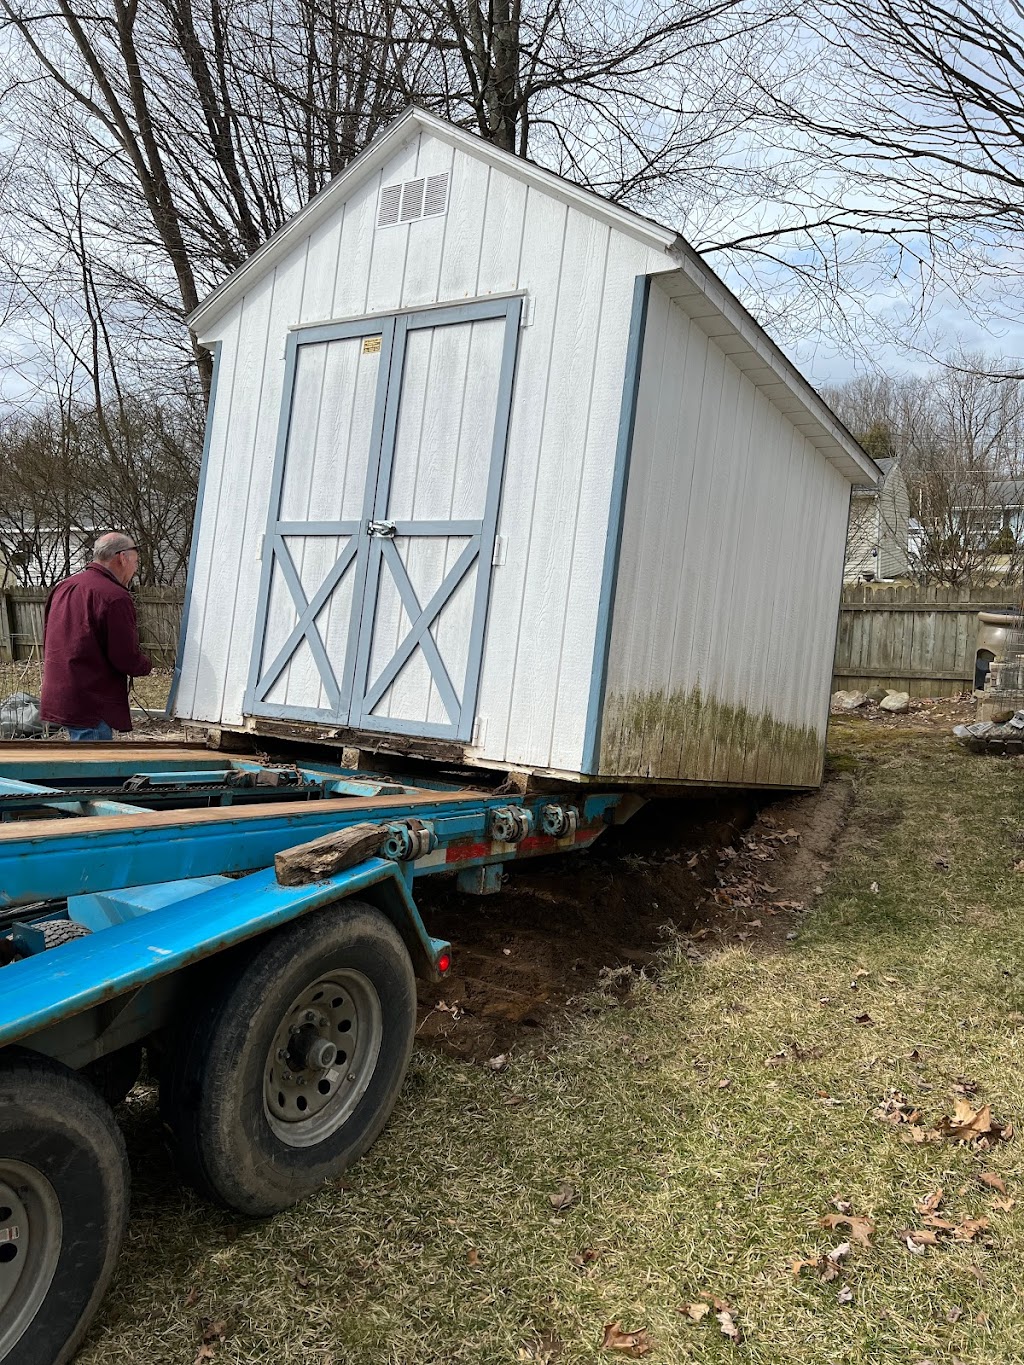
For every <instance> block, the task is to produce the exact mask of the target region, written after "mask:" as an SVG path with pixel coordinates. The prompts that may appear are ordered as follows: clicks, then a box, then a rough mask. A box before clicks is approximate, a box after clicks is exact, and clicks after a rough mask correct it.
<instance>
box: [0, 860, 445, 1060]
mask: <svg viewBox="0 0 1024 1365" xmlns="http://www.w3.org/2000/svg"><path fill="white" fill-rule="evenodd" d="M182 887H183V890H182V893H181V896H180V897H179V898H178V899H175V900H171V901H167V902H166V903H165V904H163V905H161V906H160V907H159V908H154V909H150V910H146V911H145V912H142V913H139V914H138V915H137V916H135V917H134V918H129V919H127V920H126V921H125V922H123V923H120V924H114V925H112V926H111V927H110V928H105V929H101V930H100V932H98V933H93V934H90V935H88V936H87V937H85V938H79V939H75V940H74V941H72V942H70V943H65V944H62V945H61V946H60V947H59V948H53V949H51V950H50V951H48V952H42V953H37V954H35V955H34V956H32V957H28V958H24V959H22V960H21V961H18V962H12V963H10V964H8V965H7V966H6V967H2V968H0V1046H5V1045H7V1044H9V1043H14V1042H17V1041H19V1040H25V1039H27V1038H29V1037H30V1036H31V1035H32V1034H34V1033H37V1032H39V1031H40V1030H42V1029H47V1028H50V1027H52V1026H53V1025H55V1024H58V1023H61V1022H62V1021H63V1020H65V1019H68V1018H70V1017H71V1016H73V1015H76V1014H80V1013H82V1012H83V1011H85V1010H88V1009H91V1008H93V1007H95V1006H97V1005H101V1004H105V1003H108V1002H110V1001H112V1000H116V999H117V998H118V997H119V996H122V995H124V994H125V993H126V992H128V991H135V990H137V989H139V988H140V987H142V986H145V985H148V984H149V983H150V982H153V981H157V980H159V979H161V978H163V977H167V976H170V975H171V974H172V973H174V972H177V971H180V970H182V969H183V968H186V967H190V966H192V965H193V964H195V963H197V962H201V961H203V960H204V959H205V958H209V957H212V956H213V955H214V954H215V953H219V952H222V951H223V950H224V949H226V948H230V947H233V946H234V945H235V944H238V943H242V942H244V941H245V940H246V939H251V938H255V937H257V936H258V935H260V934H264V933H267V932H268V931H269V930H272V929H274V928H276V927H277V926H278V925H281V924H285V923H287V922H288V921H289V920H293V919H297V918H298V917H299V916H300V915H303V914H305V913H306V911H308V910H315V909H317V908H319V907H320V906H324V905H329V904H330V903H331V902H332V901H337V900H343V899H344V898H346V897H348V896H355V895H358V896H360V897H361V898H362V899H364V900H367V901H370V902H371V903H372V904H373V905H375V906H377V908H378V909H380V910H381V911H383V913H384V914H386V915H387V916H388V917H389V918H390V919H391V920H392V921H393V922H394V923H395V925H396V927H397V928H398V930H399V932H400V933H401V935H402V938H403V940H404V942H405V944H406V946H407V947H408V949H409V953H410V956H411V957H412V960H413V965H414V967H415V968H416V970H417V972H418V974H420V975H425V976H428V977H430V978H432V979H435V980H437V979H439V978H440V977H441V976H442V975H443V974H444V972H445V971H446V970H447V967H448V965H449V964H450V960H451V945H450V944H449V943H447V942H445V941H444V940H441V939H435V938H431V936H430V935H429V934H428V933H427V931H426V928H425V926H424V924H423V920H422V919H421V918H420V914H419V911H418V910H417V908H416V904H415V902H414V900H413V898H412V894H411V892H410V890H409V887H408V884H407V882H406V880H405V878H404V877H403V875H402V872H401V869H400V868H399V866H398V865H397V864H395V863H393V862H390V861H388V860H387V859H385V858H367V859H366V860H365V861H364V862H362V863H359V864H358V865H357V866H355V867H350V868H346V869H345V870H344V871H343V872H339V873H338V874H337V876H335V877H331V878H329V879H328V880H326V881H322V882H314V883H312V884H309V885H306V886H281V885H279V883H278V882H277V880H276V878H275V876H274V870H273V868H265V869H262V870H261V871H259V872H252V873H249V874H248V875H247V876H245V877H239V878H235V879H230V880H225V881H222V882H219V884H218V885H216V886H213V887H212V888H210V889H208V890H203V891H200V892H199V893H198V894H196V883H195V881H190V882H187V883H182ZM186 888H187V889H186ZM141 900H142V898H141V897H140V901H141Z"/></svg>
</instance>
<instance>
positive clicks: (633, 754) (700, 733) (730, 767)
mask: <svg viewBox="0 0 1024 1365" xmlns="http://www.w3.org/2000/svg"><path fill="white" fill-rule="evenodd" d="M824 748H825V736H824V733H822V734H819V733H818V731H817V730H816V729H814V728H813V727H811V726H798V725H788V724H786V722H784V721H781V720H777V719H776V718H775V717H774V716H773V715H771V714H770V713H768V712H767V711H763V712H761V713H760V714H755V713H753V712H751V711H748V710H746V708H745V707H743V706H741V705H739V704H738V703H736V702H723V701H719V700H718V698H717V697H713V696H710V695H707V694H705V693H702V692H701V690H700V688H699V687H695V688H693V689H692V690H691V691H689V692H681V691H677V692H666V691H664V690H658V691H651V692H638V693H633V694H630V695H629V696H621V695H617V694H615V693H612V694H611V695H610V696H609V697H608V700H607V702H606V704H605V710H604V722H603V725H602V731H601V760H600V771H601V773H602V774H603V775H604V776H607V777H615V776H620V777H630V776H638V777H650V778H662V779H666V780H669V779H672V778H677V779H681V780H683V781H688V782H744V783H758V784H763V785H765V786H783V787H789V786H793V787H808V786H816V785H817V783H818V782H819V781H820V778H821V764H822V757H823V754H824Z"/></svg>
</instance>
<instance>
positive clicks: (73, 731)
mask: <svg viewBox="0 0 1024 1365" xmlns="http://www.w3.org/2000/svg"><path fill="white" fill-rule="evenodd" d="M65 729H66V730H67V732H68V739H74V740H83V739H85V740H88V739H113V738H114V732H113V730H111V728H110V726H109V725H108V724H107V722H106V721H105V720H101V721H100V722H99V724H98V725H87V726H86V727H85V728H84V729H83V728H81V727H80V726H77V725H68V726H65Z"/></svg>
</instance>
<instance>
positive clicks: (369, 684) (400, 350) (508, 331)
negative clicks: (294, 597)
mask: <svg viewBox="0 0 1024 1365" xmlns="http://www.w3.org/2000/svg"><path fill="white" fill-rule="evenodd" d="M522 308H523V300H522V297H521V296H516V297H513V298H508V297H506V298H502V299H486V300H483V301H481V302H478V303H467V304H453V305H449V306H443V307H439V308H430V309H425V310H424V311H422V312H417V313H407V314H404V315H401V316H400V317H398V318H397V319H396V326H397V328H398V329H399V331H398V335H396V340H395V358H394V360H393V361H392V364H391V374H390V386H389V394H388V415H389V421H388V428H387V430H386V431H385V434H384V441H383V446H382V450H381V461H380V474H379V477H378V480H377V487H376V502H375V509H376V510H375V511H374V513H373V515H374V516H376V517H381V518H386V517H387V505H388V498H389V496H390V491H391V472H392V468H393V465H394V456H395V439H396V435H397V430H398V417H399V409H400V406H401V392H402V382H403V376H404V364H405V346H406V339H407V336H408V334H409V332H412V331H418V330H421V329H425V328H434V327H445V326H453V325H457V324H459V323H465V322H483V321H487V320H489V319H499V318H503V319H504V321H505V329H504V334H503V337H502V352H501V367H500V369H499V372H498V386H497V392H496V396H495V416H494V428H493V431H492V435H491V450H490V460H489V465H488V478H487V491H486V494H485V498H484V509H483V515H482V517H481V519H480V520H479V521H452V522H448V523H445V522H440V521H423V522H419V521H410V522H396V523H395V532H396V535H399V536H401V535H414V536H418V535H431V536H433V535H456V536H461V535H465V536H469V537H470V545H469V546H467V547H466V549H465V550H464V551H463V553H462V555H460V557H459V560H458V561H457V564H456V565H455V566H453V569H452V570H451V571H450V573H449V575H447V576H446V580H445V581H446V582H448V581H449V580H453V581H452V586H451V589H450V591H454V590H455V587H457V586H458V583H459V582H461V581H462V579H463V578H464V577H465V575H466V573H468V571H469V568H470V564H471V562H474V561H475V563H476V565H477V579H476V585H475V590H474V602H473V615H472V619H471V622H470V634H469V642H468V648H467V656H466V674H465V679H464V681H463V686H462V693H461V697H460V696H459V694H458V692H457V690H456V688H455V686H454V684H453V682H452V680H451V678H450V677H449V676H448V671H447V669H446V667H445V665H444V662H443V660H442V659H441V656H440V653H439V651H438V650H437V647H436V645H435V644H434V640H433V637H432V636H431V634H430V630H429V622H428V624H427V626H426V627H425V628H424V629H423V630H422V632H421V633H420V634H419V645H420V648H421V649H422V651H423V653H424V655H425V657H426V659H427V664H428V667H429V669H430V673H431V677H432V679H433V682H434V685H435V687H436V688H437V691H438V693H439V695H440V697H441V700H442V702H443V704H444V707H445V710H446V711H447V712H448V714H449V717H450V723H449V724H441V723H427V722H422V723H421V722H419V721H399V720H396V719H395V718H393V717H391V716H374V715H373V714H372V710H373V707H374V706H375V705H377V703H378V702H379V701H380V698H381V696H383V694H384V693H385V692H386V691H387V686H390V684H391V682H393V681H394V679H395V678H396V677H397V676H398V673H399V672H400V669H395V670H394V671H393V673H392V674H391V676H390V678H389V681H388V684H387V686H385V687H381V686H380V682H381V679H382V678H384V677H385V676H387V675H388V673H389V672H390V671H391V665H392V664H393V663H394V658H395V657H397V656H393V657H392V659H391V660H389V663H388V666H387V668H386V669H385V672H384V673H382V674H381V677H380V678H378V679H371V678H370V677H369V665H370V654H371V651H372V646H373V617H374V613H375V609H376V598H377V593H378V590H379V585H380V577H381V572H382V570H383V568H384V566H385V563H386V564H387V566H388V569H389V572H390V573H391V576H392V578H393V579H394V581H395V586H396V588H397V590H398V592H399V594H400V596H401V598H402V603H403V606H404V607H405V610H406V614H407V615H408V616H409V619H410V622H411V623H412V625H411V629H410V631H409V632H407V634H406V636H405V639H404V640H403V641H402V643H401V645H400V646H399V653H401V652H402V651H403V650H405V649H406V647H407V646H408V645H409V641H410V637H411V636H412V634H413V632H414V631H417V630H418V628H419V626H420V625H421V624H422V618H423V617H424V616H426V615H427V613H428V612H429V611H431V610H432V611H433V614H432V615H431V617H430V619H431V620H433V617H434V616H436V615H437V614H438V613H439V612H440V611H441V609H442V608H443V606H444V600H446V599H442V600H440V601H438V598H439V596H440V589H439V590H438V592H437V593H435V594H434V595H433V597H432V598H431V601H430V603H429V604H428V605H427V606H423V605H422V604H421V603H420V602H419V600H418V599H417V598H416V595H415V593H414V592H413V591H412V588H411V585H410V584H409V582H408V579H407V578H406V576H405V573H404V570H403V569H402V566H401V561H400V557H399V555H398V553H397V551H396V550H395V547H394V545H393V543H392V542H390V541H385V540H382V539H379V538H377V537H374V538H373V541H372V544H373V547H374V548H373V551H372V552H371V554H372V557H371V559H370V568H369V578H368V587H367V589H366V591H365V599H364V600H365V603H366V607H365V611H366V617H365V618H364V620H363V622H362V628H361V630H360V643H359V657H358V661H357V664H356V684H357V685H356V691H355V692H354V694H353V704H352V713H351V718H350V723H351V724H352V725H355V726H358V727H359V728H360V729H362V730H381V731H385V732H387V731H393V732H394V733H396V734H415V735H425V736H427V735H429V736H431V737H437V738H442V739H458V740H464V741H467V742H468V741H469V740H470V739H471V738H472V733H473V722H474V720H475V718H476V698H477V691H478V688H479V683H480V670H481V666H482V662H483V646H484V634H485V630H486V625H487V609H488V603H489V599H490V584H491V567H492V566H491V557H492V554H493V551H494V537H495V533H496V531H497V526H498V507H499V504H500V502H501V486H502V478H503V475H504V470H505V450H506V446H507V444H508V431H509V423H510V421H511V414H512V389H513V384H514V382H515V367H516V358H517V355H518V343H519V327H520V321H521V317H522ZM474 546H475V553H474ZM467 556H468V559H467ZM396 561H397V562H396ZM456 568H458V569H459V570H460V572H459V573H458V576H457V578H456V577H455V569H456ZM414 647H415V646H413V648H414ZM411 653H412V648H410V649H409V651H408V653H407V654H406V655H405V658H406V659H408V657H409V656H410V655H411ZM371 699H372V700H371Z"/></svg>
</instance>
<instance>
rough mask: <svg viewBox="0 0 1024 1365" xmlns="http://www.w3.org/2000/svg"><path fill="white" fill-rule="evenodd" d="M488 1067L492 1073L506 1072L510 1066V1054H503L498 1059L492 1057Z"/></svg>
mask: <svg viewBox="0 0 1024 1365" xmlns="http://www.w3.org/2000/svg"><path fill="white" fill-rule="evenodd" d="M487 1065H488V1066H489V1067H490V1069H491V1070H492V1071H504V1070H505V1068H506V1067H507V1066H508V1053H507V1052H501V1053H499V1054H498V1056H497V1057H490V1058H489V1059H488V1061H487Z"/></svg>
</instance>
